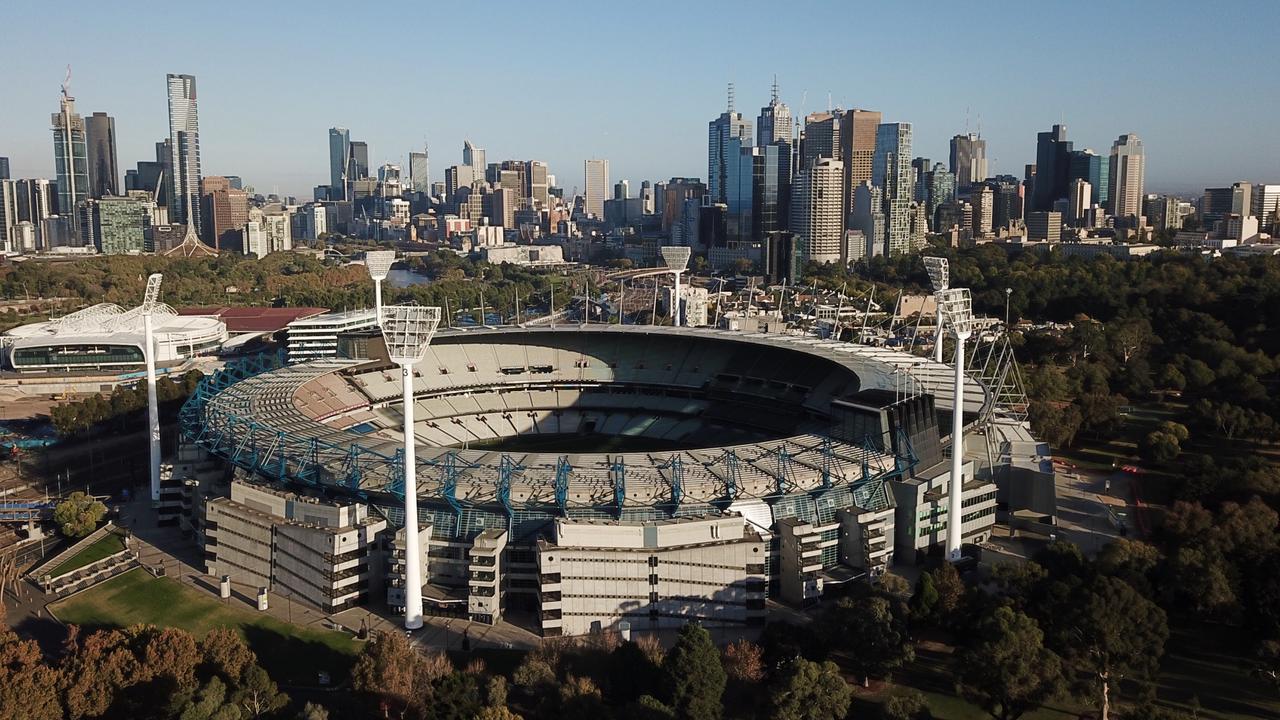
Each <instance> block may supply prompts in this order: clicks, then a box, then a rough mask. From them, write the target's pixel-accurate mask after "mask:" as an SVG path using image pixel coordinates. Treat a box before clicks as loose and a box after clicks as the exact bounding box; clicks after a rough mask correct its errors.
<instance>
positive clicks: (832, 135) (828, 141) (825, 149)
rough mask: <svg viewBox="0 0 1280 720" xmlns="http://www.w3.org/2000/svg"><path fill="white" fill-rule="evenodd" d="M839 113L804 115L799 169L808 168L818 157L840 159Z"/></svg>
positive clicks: (837, 111)
mask: <svg viewBox="0 0 1280 720" xmlns="http://www.w3.org/2000/svg"><path fill="white" fill-rule="evenodd" d="M840 115H841V113H840V111H839V110H836V111H834V112H814V113H809V114H808V115H806V116H805V117H804V135H803V136H801V138H800V169H801V170H806V169H808V168H809V166H810V165H813V163H814V162H816V161H817V160H818V158H823V157H825V158H832V159H833V160H839V159H840V155H839V148H840ZM842 165H843V163H842ZM843 181H844V180H843V178H841V182H843Z"/></svg>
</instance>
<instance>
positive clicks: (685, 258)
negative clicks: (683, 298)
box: [655, 245, 692, 327]
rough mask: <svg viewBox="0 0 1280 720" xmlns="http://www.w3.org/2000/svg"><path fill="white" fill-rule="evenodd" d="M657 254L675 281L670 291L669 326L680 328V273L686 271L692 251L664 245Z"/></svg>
mask: <svg viewBox="0 0 1280 720" xmlns="http://www.w3.org/2000/svg"><path fill="white" fill-rule="evenodd" d="M659 252H661V253H662V262H664V263H666V265H667V268H668V269H670V270H671V274H672V275H673V276H675V279H676V282H675V287H674V288H672V291H671V318H672V322H671V324H672V325H674V326H675V327H680V325H681V323H680V273H682V272H684V271H685V270H686V269H688V267H689V254H690V253H691V252H692V251H691V250H690V249H689V248H687V247H684V246H682V245H666V246H663V247H661V248H659ZM655 282H656V281H655Z"/></svg>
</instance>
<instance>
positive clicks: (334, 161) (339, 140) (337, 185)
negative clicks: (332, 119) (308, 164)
mask: <svg viewBox="0 0 1280 720" xmlns="http://www.w3.org/2000/svg"><path fill="white" fill-rule="evenodd" d="M350 157H351V131H350V130H347V129H346V128H344V127H333V128H329V199H330V200H346V199H347V184H346V175H347V161H348V159H349V158H350ZM352 179H354V178H352Z"/></svg>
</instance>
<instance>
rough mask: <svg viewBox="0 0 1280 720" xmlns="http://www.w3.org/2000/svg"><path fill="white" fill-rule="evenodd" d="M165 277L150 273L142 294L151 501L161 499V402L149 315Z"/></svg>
mask: <svg viewBox="0 0 1280 720" xmlns="http://www.w3.org/2000/svg"><path fill="white" fill-rule="evenodd" d="M163 279H164V276H163V275H161V274H160V273H152V274H151V275H150V276H149V277H148V278H147V289H146V292H144V293H143V294H142V338H143V339H142V341H143V344H144V345H145V347H144V348H143V351H142V356H143V358H144V359H145V360H146V364H147V426H148V427H147V429H148V436H149V438H150V444H151V458H150V466H149V467H150V471H151V501H152V502H159V500H160V402H159V400H158V399H157V398H156V350H155V336H154V328H153V327H152V315H153V314H154V312H155V309H156V304H157V303H158V302H159V301H160V281H161V280H163Z"/></svg>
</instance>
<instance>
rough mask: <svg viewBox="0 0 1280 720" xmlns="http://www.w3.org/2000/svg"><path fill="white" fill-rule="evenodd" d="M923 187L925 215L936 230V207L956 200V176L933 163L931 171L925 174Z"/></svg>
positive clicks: (944, 167)
mask: <svg viewBox="0 0 1280 720" xmlns="http://www.w3.org/2000/svg"><path fill="white" fill-rule="evenodd" d="M925 185H926V187H925V193H924V202H925V214H926V215H927V216H928V217H929V222H930V223H933V226H934V227H935V228H936V227H938V225H937V220H936V218H937V212H938V206H939V205H941V204H942V203H946V202H951V201H952V200H955V199H956V176H955V175H953V174H951V172H950V171H948V170H947V168H946V166H944V165H943V164H942V163H935V164H934V166H933V169H932V170H930V171H929V172H927V173H925Z"/></svg>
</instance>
